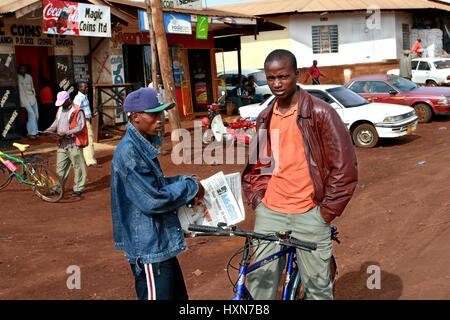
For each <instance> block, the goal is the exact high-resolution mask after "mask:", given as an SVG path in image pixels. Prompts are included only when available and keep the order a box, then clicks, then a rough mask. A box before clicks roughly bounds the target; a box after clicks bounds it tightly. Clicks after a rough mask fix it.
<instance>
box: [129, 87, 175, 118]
mask: <svg viewBox="0 0 450 320" xmlns="http://www.w3.org/2000/svg"><path fill="white" fill-rule="evenodd" d="M173 105H174V103H173V102H170V103H166V104H160V103H159V101H158V91H156V90H155V89H153V88H140V89H139V90H136V91H133V92H131V93H130V94H129V95H127V97H126V98H125V102H124V103H123V109H124V111H125V112H159V111H163V110H165V109H169V108H171V107H172V106H173Z"/></svg>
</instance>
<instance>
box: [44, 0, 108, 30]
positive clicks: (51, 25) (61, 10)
mask: <svg viewBox="0 0 450 320" xmlns="http://www.w3.org/2000/svg"><path fill="white" fill-rule="evenodd" d="M42 18H43V23H42V25H43V32H44V33H47V34H64V35H76V36H90V37H111V12H110V8H109V7H108V6H95V5H90V4H85V3H78V2H70V1H58V0H44V2H43V13H42Z"/></svg>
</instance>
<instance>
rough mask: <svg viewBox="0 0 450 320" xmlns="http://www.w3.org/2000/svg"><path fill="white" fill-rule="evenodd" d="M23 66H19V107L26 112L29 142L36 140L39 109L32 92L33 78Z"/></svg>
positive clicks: (34, 93) (34, 92) (33, 91)
mask: <svg viewBox="0 0 450 320" xmlns="http://www.w3.org/2000/svg"><path fill="white" fill-rule="evenodd" d="M26 71H27V67H26V66H25V65H24V64H21V65H19V69H18V75H17V78H18V82H19V98H20V106H21V107H22V108H25V109H26V110H27V134H28V137H29V138H30V139H31V140H36V139H37V133H38V120H39V108H38V103H37V100H36V91H35V90H34V85H33V78H32V77H31V76H30V75H29V74H28V73H27V72H26Z"/></svg>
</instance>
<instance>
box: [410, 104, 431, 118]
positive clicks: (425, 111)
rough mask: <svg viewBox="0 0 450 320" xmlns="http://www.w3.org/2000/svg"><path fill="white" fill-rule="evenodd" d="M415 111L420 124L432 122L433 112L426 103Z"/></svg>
mask: <svg viewBox="0 0 450 320" xmlns="http://www.w3.org/2000/svg"><path fill="white" fill-rule="evenodd" d="M414 111H415V112H416V116H417V118H419V122H420V123H425V122H430V120H431V117H432V116H433V112H432V111H431V108H430V106H429V105H427V104H426V103H418V104H416V105H415V106H414Z"/></svg>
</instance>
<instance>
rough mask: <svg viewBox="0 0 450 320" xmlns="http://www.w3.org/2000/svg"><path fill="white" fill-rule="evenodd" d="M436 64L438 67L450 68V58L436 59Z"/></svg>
mask: <svg viewBox="0 0 450 320" xmlns="http://www.w3.org/2000/svg"><path fill="white" fill-rule="evenodd" d="M434 66H435V67H436V69H450V59H449V60H439V61H435V62H434Z"/></svg>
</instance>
